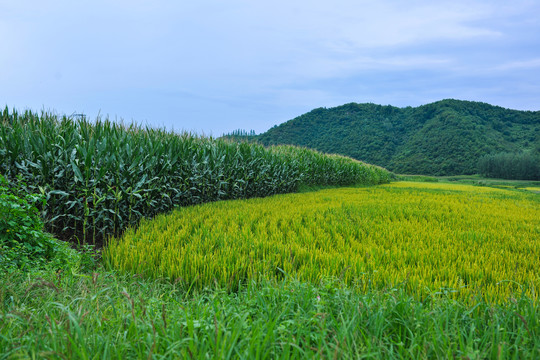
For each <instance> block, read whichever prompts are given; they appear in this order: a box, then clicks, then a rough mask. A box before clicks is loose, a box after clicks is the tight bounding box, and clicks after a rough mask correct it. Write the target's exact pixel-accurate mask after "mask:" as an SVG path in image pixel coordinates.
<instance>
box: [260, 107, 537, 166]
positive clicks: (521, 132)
mask: <svg viewBox="0 0 540 360" xmlns="http://www.w3.org/2000/svg"><path fill="white" fill-rule="evenodd" d="M256 140H257V141H258V142H259V143H261V144H263V145H273V144H293V145H299V146H305V147H309V148H313V149H317V150H319V151H323V152H327V153H336V154H343V155H346V156H350V157H352V158H355V159H358V160H361V161H365V162H367V163H370V164H376V165H380V166H383V167H385V168H387V169H389V170H391V171H394V172H396V173H403V174H424V175H446V176H447V175H458V174H475V173H478V172H479V170H478V161H479V159H480V158H481V157H483V156H485V155H492V154H496V153H500V152H512V153H514V152H521V151H523V150H529V149H533V148H534V147H538V146H539V144H540V111H535V112H532V111H517V110H509V109H505V108H502V107H498V106H492V105H489V104H486V103H480V102H471V101H460V100H451V99H448V100H442V101H438V102H435V103H432V104H428V105H423V106H419V107H416V108H413V107H406V108H397V107H393V106H381V105H375V104H356V103H351V104H346V105H342V106H338V107H335V108H330V109H326V108H319V109H315V110H313V111H310V112H309V113H306V114H304V115H301V116H299V117H297V118H295V119H293V120H290V121H288V122H285V123H283V124H281V125H279V126H275V127H273V128H271V129H270V130H268V131H267V132H265V133H263V134H261V135H259V136H257V138H256Z"/></svg>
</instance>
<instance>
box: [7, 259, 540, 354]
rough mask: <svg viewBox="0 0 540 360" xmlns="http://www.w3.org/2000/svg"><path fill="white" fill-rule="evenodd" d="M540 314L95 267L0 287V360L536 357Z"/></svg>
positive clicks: (14, 277) (398, 294)
mask: <svg viewBox="0 0 540 360" xmlns="http://www.w3.org/2000/svg"><path fill="white" fill-rule="evenodd" d="M539 318H540V313H539V309H538V307H537V306H534V305H533V304H532V302H531V300H530V299H528V298H525V297H524V298H519V297H518V298H516V299H514V300H513V301H512V302H510V303H508V304H507V305H506V306H500V305H490V304H487V303H485V302H482V301H480V302H479V303H477V304H476V305H475V306H473V307H470V306H466V305H464V304H462V303H460V302H457V301H454V300H451V299H444V298H443V299H430V298H427V299H425V300H424V301H422V302H421V301H418V300H416V299H414V298H413V297H411V296H409V295H407V294H406V292H404V291H403V289H401V288H399V287H397V288H390V289H387V290H385V291H370V292H366V293H364V292H359V291H355V289H354V288H350V287H343V286H342V284H340V283H332V282H330V283H324V282H323V283H319V284H307V283H300V282H297V281H295V280H294V279H287V280H285V281H282V282H262V283H256V284H255V283H248V284H247V285H246V286H245V287H242V288H241V289H239V290H238V291H237V292H235V293H230V292H227V291H225V290H223V289H212V290H208V289H203V290H200V291H196V292H188V291H186V290H184V289H182V288H180V287H179V286H177V284H174V283H170V282H165V281H159V280H158V281H156V280H148V279H143V278H138V277H133V276H124V275H119V274H117V273H115V272H109V271H104V270H103V269H101V268H100V269H97V270H96V272H94V273H92V274H72V273H60V274H56V273H54V272H52V271H48V272H41V273H32V274H21V273H14V274H11V275H8V277H3V278H2V280H1V281H0V349H2V351H1V354H0V359H23V358H48V359H133V358H138V359H164V358H183V359H190V358H193V359H207V358H211V359H212V358H213V359H238V358H240V359H292V358H295V359H305V358H316V359H327V358H329V359H403V358H405V359H418V358H446V359H447V358H457V359H466V358H468V359H485V358H489V359H509V358H519V359H527V358H528V359H534V358H538V357H539V356H540V323H539Z"/></svg>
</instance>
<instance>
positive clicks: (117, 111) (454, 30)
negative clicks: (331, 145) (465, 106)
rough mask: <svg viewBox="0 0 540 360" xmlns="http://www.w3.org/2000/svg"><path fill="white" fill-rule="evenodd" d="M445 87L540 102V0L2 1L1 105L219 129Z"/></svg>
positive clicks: (475, 96)
mask: <svg viewBox="0 0 540 360" xmlns="http://www.w3.org/2000/svg"><path fill="white" fill-rule="evenodd" d="M445 98H455V99H463V100H473V101H483V102H487V103H490V104H494V105H499V106H503V107H506V108H513V109H520V110H540V1H538V0H513V1H506V0H505V1H499V0H486V1H476V0H466V1H462V0H451V1H446V0H445V1H433V0H408V1H402V0H399V1H398V0H388V1H387V0H372V1H371V0H357V1H352V0H333V1H319V0H310V1H307V0H305V1H304V0H299V1H295V0H272V1H263V0H249V1H248V0H245V1H242V0H227V1H205V0H178V1H172V0H171V1H165V0H153V1H138V0H129V1H127V0H126V1H124V0H121V1H115V0H92V1H87V0H77V1H74V0H65V1H63V0H52V1H44V0H37V1H33V0H32V1H27V0H16V1H15V0H9V1H8V0H0V106H5V105H7V106H9V107H10V108H13V107H14V108H16V109H19V110H24V109H32V110H41V109H45V110H49V109H50V110H54V111H56V112H57V113H66V114H72V113H74V112H77V113H80V112H82V113H85V114H87V115H88V116H89V117H92V118H94V117H95V116H96V115H97V114H98V113H101V114H102V115H109V116H110V117H111V118H115V117H116V118H118V119H120V118H122V119H124V121H127V122H131V121H135V122H138V123H142V124H149V125H151V126H155V127H167V128H169V129H175V130H177V131H179V130H188V131H194V132H198V133H205V134H207V135H214V136H219V135H221V134H222V133H223V132H228V131H232V130H234V129H238V128H241V129H246V130H250V129H253V130H255V131H257V132H262V131H265V130H267V129H268V128H270V127H272V126H273V125H276V124H279V123H282V122H284V121H287V120H290V119H292V118H294V117H296V116H298V115H301V114H303V113H305V112H307V111H310V110H312V109H314V108H317V107H333V106H338V105H342V104H345V103H349V102H358V103H364V102H372V103H377V104H383V105H386V104H390V105H394V106H400V107H404V106H418V105H422V104H426V103H430V102H433V101H437V100H441V99H445Z"/></svg>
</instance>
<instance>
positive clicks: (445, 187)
mask: <svg viewBox="0 0 540 360" xmlns="http://www.w3.org/2000/svg"><path fill="white" fill-rule="evenodd" d="M103 255H104V259H105V261H106V263H107V264H109V266H111V267H113V268H116V269H119V270H121V271H126V272H131V273H137V274H142V275H146V276H150V277H155V278H158V277H165V278H169V279H171V280H173V281H178V282H181V283H183V284H185V285H186V286H190V287H191V286H194V287H197V288H203V287H206V286H216V285H217V286H223V287H227V288H229V289H235V288H236V287H237V286H238V285H239V284H241V283H243V282H245V281H250V280H257V279H260V278H263V277H264V278H275V279H282V278H284V277H286V276H292V277H296V278H298V279H300V280H302V281H310V282H319V281H321V280H327V279H334V280H335V281H336V283H342V284H344V285H348V286H351V287H353V288H355V289H357V290H358V291H367V290H369V289H391V288H393V287H404V288H405V289H406V290H407V291H409V292H410V293H412V294H415V295H417V296H419V297H420V298H422V297H426V296H428V295H431V296H438V295H444V296H449V297H451V298H455V299H460V300H464V301H468V302H469V301H473V300H474V299H475V298H477V297H478V296H481V297H483V298H484V299H486V300H488V301H505V300H508V299H510V298H511V297H513V296H516V294H521V292H525V294H527V295H528V296H530V297H532V298H533V299H535V301H536V300H537V299H538V295H537V291H538V289H540V271H539V265H538V264H539V263H540V197H539V196H538V195H537V194H534V193H526V192H520V191H513V190H506V189H495V188H489V187H475V186H469V185H454V184H443V183H413V182H397V183H392V184H388V185H384V186H375V187H358V188H339V189H328V190H321V191H316V192H310V193H302V194H288V195H278V196H273V197H269V198H264V199H250V200H235V201H222V202H216V203H211V204H205V205H199V206H191V207H185V208H179V209H176V210H175V211H173V212H171V213H169V214H166V215H160V216H157V217H156V218H154V219H153V220H143V221H142V222H141V223H140V224H139V226H138V228H136V229H130V230H128V231H127V232H126V233H125V234H124V236H123V237H122V238H120V239H113V240H112V241H111V242H110V244H109V246H108V247H107V248H106V249H105V250H104V254H103Z"/></svg>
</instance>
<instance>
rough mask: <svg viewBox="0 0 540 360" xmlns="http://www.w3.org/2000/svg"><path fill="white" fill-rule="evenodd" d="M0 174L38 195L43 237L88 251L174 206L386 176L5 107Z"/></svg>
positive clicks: (350, 163)
mask: <svg viewBox="0 0 540 360" xmlns="http://www.w3.org/2000/svg"><path fill="white" fill-rule="evenodd" d="M0 173H1V174H3V175H4V176H6V177H7V178H8V179H9V180H10V181H11V182H17V183H19V186H21V185H20V184H22V183H25V184H26V191H28V192H29V193H41V194H44V195H45V196H46V199H47V205H46V207H45V208H44V209H42V212H43V217H44V220H45V222H46V226H47V230H48V231H49V232H51V233H53V234H54V235H55V236H56V237H58V238H60V239H64V240H72V241H73V240H74V241H78V242H80V243H94V244H95V243H101V242H102V241H103V240H104V239H106V238H107V237H108V236H110V235H119V234H120V233H121V232H122V231H123V230H124V229H126V228H127V227H129V226H133V225H135V224H137V222H138V221H139V220H140V219H141V218H152V217H154V216H155V215H156V214H159V213H163V212H167V211H170V210H171V209H173V208H174V207H178V206H186V205H193V204H200V203H205V202H210V201H217V200H226V199H241V198H250V197H264V196H269V195H273V194H279V193H287V192H292V191H296V190H297V189H298V186H300V185H302V184H304V185H351V184H358V183H361V184H378V183H384V182H388V180H389V177H390V173H388V172H387V171H386V170H384V169H382V168H379V167H375V166H370V165H367V164H363V163H361V162H358V161H355V160H352V159H349V158H344V157H340V156H327V155H324V154H321V153H318V152H315V151H310V150H307V149H300V148H294V147H274V148H264V147H262V146H259V145H254V144H246V143H233V142H227V141H224V140H215V139H211V138H205V137H200V136H196V135H192V134H189V133H182V134H175V133H171V132H167V131H166V130H163V129H153V128H149V127H141V126H137V125H133V124H131V125H123V124H118V123H115V122H112V121H109V120H108V119H105V120H102V119H97V120H96V121H95V122H90V121H86V120H73V119H71V118H68V117H66V116H62V117H61V116H57V115H54V114H51V113H46V112H42V113H41V114H37V113H33V112H30V111H26V112H24V113H22V114H19V113H18V112H16V111H12V112H10V111H9V110H8V109H7V108H6V109H5V110H4V111H3V112H2V113H0Z"/></svg>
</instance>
